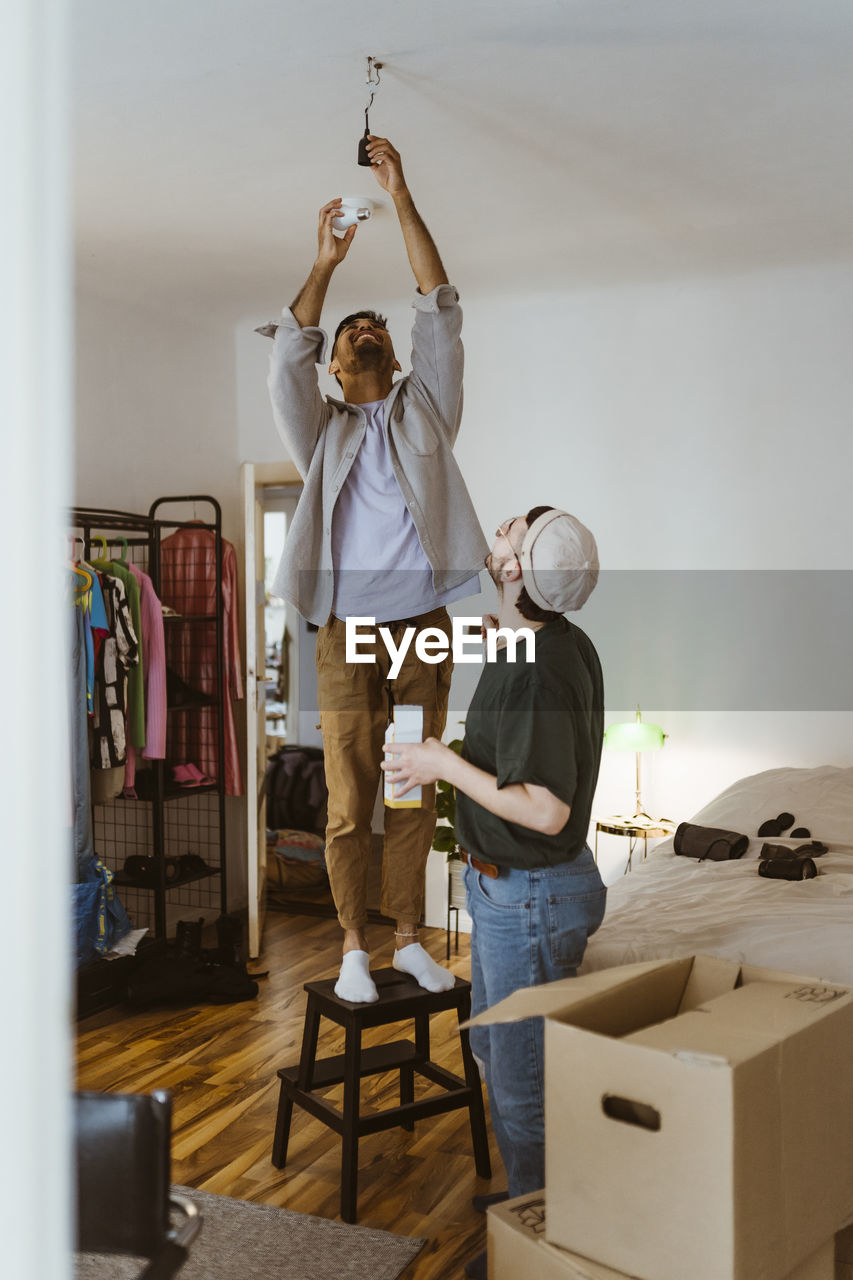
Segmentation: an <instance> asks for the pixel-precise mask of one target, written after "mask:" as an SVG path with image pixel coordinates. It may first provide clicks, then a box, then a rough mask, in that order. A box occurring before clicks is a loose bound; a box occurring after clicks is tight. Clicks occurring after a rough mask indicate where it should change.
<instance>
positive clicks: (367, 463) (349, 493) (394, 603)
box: [332, 400, 480, 623]
mask: <svg viewBox="0 0 853 1280" xmlns="http://www.w3.org/2000/svg"><path fill="white" fill-rule="evenodd" d="M361 408H362V409H363V410H364V413H365V416H366V418H367V430H366V432H365V435H364V439H363V441H362V443H361V448H360V449H359V451H358V453H357V454H356V456H355V458H354V459H353V464H352V466H351V467H350V471H349V474H348V476H347V478H346V481H345V483H344V486H343V488H342V489H341V492H340V494H339V496H338V500H337V502H336V503H335V509H334V513H333V515H332V564H333V565H334V570H335V599H334V605H333V612H334V614H335V617H336V618H341V619H345V618H347V617H348V616H350V617H352V616H355V617H370V618H375V619H376V621H377V623H380V622H390V621H395V620H397V619H402V618H417V617H419V616H420V615H421V614H424V613H429V612H430V610H432V609H437V608H438V607H439V606H440V605H444V604H449V603H450V601H451V600H459V599H461V598H462V597H463V596H468V595H476V593H477V592H478V591H479V589H480V584H479V579H478V578H477V577H476V576H474V577H473V578H470V579H469V580H468V581H467V582H463V583H462V584H461V585H460V586H458V587H454V588H453V590H452V591H445V592H444V593H442V594H440V595H439V594H436V591H435V588H434V587H433V583H432V567H431V565H430V563H429V560H428V559H427V557H426V554H425V553H424V549H423V547H422V546H421V542H420V538H419V537H418V531H417V529H416V528H415V523H414V521H413V520H412V517H411V515H410V514H409V509H408V507H407V506H406V502H405V499H404V497H403V494H402V492H401V491H400V486H399V484H398V483H397V477H396V476H395V475H394V468H393V466H392V465H391V454H390V451H389V449H388V437H387V434H386V431H385V401H384V400H373V401H369V402H368V403H367V404H363V405H361Z"/></svg>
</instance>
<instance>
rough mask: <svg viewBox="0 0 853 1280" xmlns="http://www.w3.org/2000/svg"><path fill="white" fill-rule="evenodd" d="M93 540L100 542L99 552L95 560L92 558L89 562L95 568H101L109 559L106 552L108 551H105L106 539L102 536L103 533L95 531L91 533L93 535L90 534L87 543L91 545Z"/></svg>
mask: <svg viewBox="0 0 853 1280" xmlns="http://www.w3.org/2000/svg"><path fill="white" fill-rule="evenodd" d="M94 542H100V544H101V554H100V555H99V556H98V558H97V560H92V561H91V563H92V564H93V565H94V566H95V567H96V568H98V567H101V568H103V567H104V566H105V565H108V564H109V562H110V560H109V554H108V552H107V540H106V538H105V537H104V535H103V534H102V533H95V534H93V535H92V537H91V538H90V539H89V545H90V546H91V545H92V543H94Z"/></svg>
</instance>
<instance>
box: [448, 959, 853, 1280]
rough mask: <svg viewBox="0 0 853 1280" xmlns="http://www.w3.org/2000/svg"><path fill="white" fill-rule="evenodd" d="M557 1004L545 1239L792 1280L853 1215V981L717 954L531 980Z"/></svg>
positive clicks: (657, 1262) (515, 998)
mask: <svg viewBox="0 0 853 1280" xmlns="http://www.w3.org/2000/svg"><path fill="white" fill-rule="evenodd" d="M536 1015H544V1016H545V1020H546V1034H545V1100H546V1101H545V1107H546V1120H545V1123H546V1144H545V1145H546V1184H547V1192H546V1199H547V1204H548V1210H549V1212H548V1217H547V1220H546V1222H547V1227H546V1230H547V1238H548V1240H549V1242H550V1243H552V1244H557V1245H560V1246H562V1247H564V1248H567V1249H573V1250H577V1251H578V1252H579V1253H581V1254H582V1255H583V1256H585V1257H590V1258H595V1259H597V1260H598V1261H599V1262H601V1263H603V1264H604V1265H606V1266H609V1267H611V1268H612V1269H613V1270H615V1271H617V1272H619V1271H622V1272H625V1273H627V1274H628V1275H632V1274H633V1275H636V1276H639V1277H641V1280H686V1277H690V1280H779V1277H781V1276H786V1275H787V1274H788V1272H791V1271H793V1270H794V1268H795V1267H796V1266H798V1265H799V1264H800V1263H801V1262H803V1261H805V1260H806V1259H807V1258H808V1257H809V1256H810V1255H811V1254H813V1253H814V1252H815V1250H817V1249H819V1248H820V1247H821V1246H822V1245H823V1244H824V1243H825V1242H826V1241H827V1240H829V1239H830V1238H831V1237H832V1236H833V1235H834V1234H835V1232H836V1230H838V1228H839V1227H840V1226H842V1225H843V1224H845V1223H848V1222H850V1221H851V1218H853V1159H851V1153H853V1072H851V1070H850V1066H849V1064H850V1060H851V1056H853V992H851V990H850V989H849V988H847V987H840V986H836V985H829V984H825V983H822V982H820V981H817V980H815V979H810V978H800V977H797V976H796V975H791V974H780V973H777V972H775V971H773V970H766V969H758V968H755V967H753V966H747V965H743V966H740V965H737V964H733V963H731V962H729V961H724V960H714V959H710V958H707V957H696V958H693V957H691V958H687V959H680V960H660V961H648V962H644V963H641V964H635V965H626V966H624V967H622V968H619V969H609V970H602V971H599V972H597V973H592V974H588V975H584V976H582V977H580V978H572V979H567V980H565V981H563V982H557V983H550V984H548V985H546V986H543V987H534V988H529V989H527V990H523V991H517V992H515V993H514V994H513V995H512V996H510V997H509V998H508V999H507V1000H504V1001H502V1002H501V1003H500V1004H498V1005H496V1006H494V1008H492V1009H490V1010H488V1011H487V1012H486V1013H484V1014H481V1015H480V1016H479V1017H478V1018H476V1019H473V1022H474V1023H482V1024H487V1023H490V1022H511V1021H516V1020H518V1019H520V1018H524V1017H530V1016H536Z"/></svg>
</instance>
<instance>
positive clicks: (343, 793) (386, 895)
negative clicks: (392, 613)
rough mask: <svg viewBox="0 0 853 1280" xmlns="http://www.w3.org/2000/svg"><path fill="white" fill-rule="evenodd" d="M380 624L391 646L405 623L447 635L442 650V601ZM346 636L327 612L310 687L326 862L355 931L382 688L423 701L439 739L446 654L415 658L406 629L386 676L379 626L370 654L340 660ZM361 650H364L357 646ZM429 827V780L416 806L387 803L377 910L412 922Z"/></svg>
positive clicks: (381, 731)
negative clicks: (430, 659)
mask: <svg viewBox="0 0 853 1280" xmlns="http://www.w3.org/2000/svg"><path fill="white" fill-rule="evenodd" d="M384 625H385V626H387V627H388V629H389V630H390V632H391V635H392V636H393V639H394V644H395V645H399V644H400V642H401V639H402V636H403V632H404V631H405V629H406V627H407V626H414V627H416V628H417V631H422V630H423V629H424V628H425V627H437V628H438V629H439V630H440V631H442V632H443V633H444V634H445V635H446V636H447V638H448V650H449V647H450V646H449V642H450V638H451V624H450V619H449V617H448V614H447V610H446V609H444V608H441V609H434V610H433V611H432V612H430V613H425V614H422V615H421V616H420V617H419V618H410V619H408V620H407V621H404V622H388V623H385V624H384ZM359 634H360V635H364V636H366V635H367V634H368V630H367V629H366V628H363V627H359ZM345 638H346V629H345V626H344V623H343V622H341V621H340V619H339V618H335V617H332V618H331V619H330V620H329V622H328V623H327V624H326V626H324V627H321V628H320V631H319V634H318V636H317V688H318V700H319V704H320V726H321V728H322V731H323V748H324V754H325V764H326V782H327V784H328V788H329V820H328V825H327V827H326V865H327V866H328V868H329V879H330V881H331V885H332V896H333V897H334V900H335V906H336V907H337V910H338V920H339V921H340V923H341V925H342V927H343V928H344V929H361V928H363V927H364V925H365V924H366V923H367V874H368V865H369V861H370V826H371V819H372V817H373V807H374V803H375V800H376V791H377V787H378V786H379V781H380V778H381V777H383V776H384V775H383V774H382V771H381V769H380V768H379V766H380V764H381V762H382V760H383V759H384V758H385V757H384V752H383V745H384V741H385V727H386V725H387V724H388V715H389V698H388V694H389V690H390V693H391V698H392V699H393V702H394V703H395V704H403V703H409V704H414V705H417V706H421V707H423V709H424V737H425V738H430V737H432V738H440V737H441V735H442V733H443V732H444V725H445V721H446V719H447V700H448V695H449V693H450V678H451V675H452V673H453V658H452V656H451V654H450V652H449V651H448V655H447V657H446V658H444V659H442V661H441V662H439V663H435V664H430V663H426V662H421V660H420V658H418V657H417V656H416V654H415V637H412V642H411V644H410V645H409V648H408V650H407V652H406V656H405V658H404V659H403V663H402V666H401V668H400V671H399V673H398V675H397V676H396V678H395V679H393V680H389V677H388V673H389V670H390V667H391V658H390V656H389V654H388V650H387V649H386V647H385V644H384V643H383V641H382V639H381V637H380V636H379V634H378V628H377V629H376V642H375V645H374V646H373V650H372V651H373V653H375V655H376V662H369V663H368V662H365V663H355V662H350V663H348V662H347V661H346V646H345ZM360 652H361V653H362V654H365V653H369V652H371V649H370V648H369V647H367V646H365V647H363V648H360ZM434 830H435V787H434V786H429V787H424V788H423V803H422V806H421V808H419V809H389V808H386V809H385V841H384V847H383V854H382V898H381V907H382V913H383V915H387V916H390V917H391V918H392V919H393V920H413V921H418V920H420V918H421V914H422V912H423V900H424V878H425V871H426V861H427V855H428V854H429V850H430V846H431V845H432V838H433V832H434Z"/></svg>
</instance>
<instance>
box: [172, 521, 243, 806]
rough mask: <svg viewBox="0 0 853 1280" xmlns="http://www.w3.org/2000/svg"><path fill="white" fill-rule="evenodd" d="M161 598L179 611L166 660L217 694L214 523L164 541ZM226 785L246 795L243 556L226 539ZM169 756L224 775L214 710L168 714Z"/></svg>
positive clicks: (191, 682) (200, 689)
mask: <svg viewBox="0 0 853 1280" xmlns="http://www.w3.org/2000/svg"><path fill="white" fill-rule="evenodd" d="M160 567H161V591H162V597H163V603H164V604H165V605H168V606H169V607H170V608H172V609H174V610H175V612H176V613H177V614H179V615H180V616H179V617H177V618H174V619H170V620H169V621H167V623H166V665H167V667H168V669H169V671H170V672H172V673H173V674H174V675H176V676H178V677H179V679H180V680H182V681H183V682H184V684H185V685H186V686H187V687H188V688H189V689H190V690H191V691H193V692H195V693H196V694H203V695H207V696H209V697H218V696H219V690H218V689H217V678H216V538H215V535H214V534H213V532H212V531H211V530H210V529H203V528H200V527H199V528H195V527H193V526H189V527H187V528H184V529H178V530H177V532H175V533H173V534H171V535H170V536H169V537H168V538H164V539H163V541H162V543H161V544H160ZM222 605H223V611H224V643H223V660H224V674H225V682H226V688H225V689H223V690H222V694H221V697H222V709H223V722H224V738H225V790H226V792H227V793H228V795H231V796H241V795H242V794H243V779H242V774H241V771H240V754H239V749H238V746H237V731H236V728H235V725H234V710H233V707H232V705H231V700H232V698H242V696H243V678H242V672H241V667H240V640H239V633H238V619H237V608H238V601H237V555H236V553H235V551H234V548H233V546H232V545H231V543H230V542H226V541H225V540H224V539H223V540H222ZM166 756H167V759H168V760H169V761H170V763H171V764H173V765H175V764H195V765H197V766H198V768H199V769H200V770H201V772H202V773H204V774H207V776H208V777H209V778H217V779H218V778H219V776H220V775H219V743H218V734H217V718H216V709H215V708H214V707H186V706H185V707H184V709H182V710H173V711H172V714H171V715H170V716H169V727H168V736H167V744H166Z"/></svg>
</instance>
